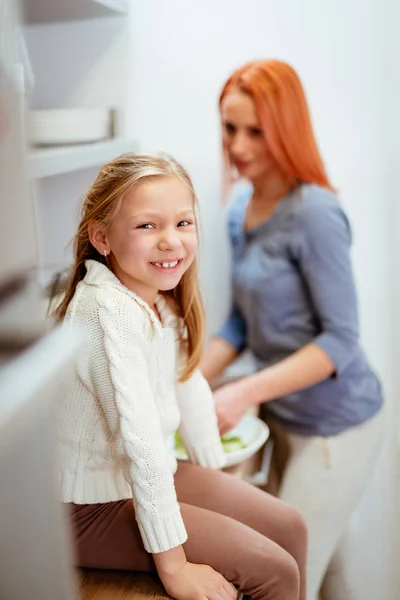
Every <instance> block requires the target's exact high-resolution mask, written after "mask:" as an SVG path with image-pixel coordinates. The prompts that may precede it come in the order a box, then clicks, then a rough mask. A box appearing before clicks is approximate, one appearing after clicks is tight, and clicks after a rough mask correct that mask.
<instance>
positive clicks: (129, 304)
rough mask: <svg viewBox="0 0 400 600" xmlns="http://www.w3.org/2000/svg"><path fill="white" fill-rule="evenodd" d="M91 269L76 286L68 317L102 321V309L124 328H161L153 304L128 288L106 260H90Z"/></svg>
mask: <svg viewBox="0 0 400 600" xmlns="http://www.w3.org/2000/svg"><path fill="white" fill-rule="evenodd" d="M85 264H86V268H87V272H86V275H85V277H84V278H83V280H82V281H80V282H79V283H78V285H77V287H76V290H75V294H74V296H73V298H72V300H71V302H70V304H69V306H68V309H67V312H66V320H67V321H70V322H71V321H72V322H73V321H82V319H84V320H85V321H86V322H87V323H88V325H90V323H93V324H95V323H96V322H98V321H99V318H100V313H101V312H102V311H103V313H104V314H105V315H106V316H107V322H110V323H111V322H112V323H114V324H115V325H117V326H119V327H120V328H121V329H123V328H127V329H128V328H129V327H130V326H131V327H134V328H135V329H137V330H139V331H145V332H146V331H149V332H150V330H157V329H158V328H159V327H160V323H159V321H158V319H157V318H156V316H155V314H154V313H153V311H152V310H151V309H150V307H149V306H148V305H147V304H146V302H144V301H143V300H142V299H141V298H140V297H139V296H137V295H136V294H134V293H133V292H131V291H130V290H128V289H127V288H126V287H125V286H124V285H123V284H122V283H121V282H120V281H119V280H118V278H117V277H116V276H115V275H114V274H113V273H112V272H111V271H110V270H109V269H108V268H107V267H106V266H105V265H103V264H102V263H98V262H97V261H94V260H88V261H86V263H85Z"/></svg>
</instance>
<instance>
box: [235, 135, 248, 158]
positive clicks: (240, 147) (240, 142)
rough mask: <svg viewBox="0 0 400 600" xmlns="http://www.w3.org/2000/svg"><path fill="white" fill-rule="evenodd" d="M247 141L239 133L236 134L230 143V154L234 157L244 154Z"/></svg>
mask: <svg viewBox="0 0 400 600" xmlns="http://www.w3.org/2000/svg"><path fill="white" fill-rule="evenodd" d="M247 146H248V144H247V139H246V136H245V135H244V134H243V133H241V132H238V133H236V135H235V137H234V138H233V140H232V142H231V152H232V153H233V154H234V155H235V156H238V157H239V156H242V155H243V154H245V153H246V151H247Z"/></svg>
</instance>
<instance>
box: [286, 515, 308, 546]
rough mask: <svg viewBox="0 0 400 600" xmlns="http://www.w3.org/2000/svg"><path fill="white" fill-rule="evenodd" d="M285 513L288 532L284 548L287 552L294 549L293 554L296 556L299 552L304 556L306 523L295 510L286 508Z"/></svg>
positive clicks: (306, 533) (306, 532) (306, 536)
mask: <svg viewBox="0 0 400 600" xmlns="http://www.w3.org/2000/svg"><path fill="white" fill-rule="evenodd" d="M286 511H287V513H286V523H287V529H286V530H287V532H288V539H287V541H286V544H284V547H285V548H286V549H287V550H288V551H291V550H292V549H295V554H298V553H299V552H301V553H303V554H306V552H307V540H308V530H307V525H306V522H305V520H304V519H303V517H302V515H301V514H300V512H299V511H298V510H297V509H295V508H292V507H291V506H288V507H287V509H286ZM291 553H292V552H291Z"/></svg>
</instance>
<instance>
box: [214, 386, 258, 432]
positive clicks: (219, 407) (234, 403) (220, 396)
mask: <svg viewBox="0 0 400 600" xmlns="http://www.w3.org/2000/svg"><path fill="white" fill-rule="evenodd" d="M214 401H215V411H216V413H217V417H218V427H219V430H220V433H221V435H223V434H224V433H226V432H227V431H229V430H230V429H232V427H234V426H235V425H237V423H238V422H239V421H240V419H241V418H242V417H243V416H244V414H245V413H246V411H247V410H248V408H249V406H250V404H249V401H248V397H247V395H246V393H245V391H244V390H243V388H242V387H241V385H240V382H239V383H228V384H227V385H223V386H221V387H220V388H218V389H216V390H215V391H214Z"/></svg>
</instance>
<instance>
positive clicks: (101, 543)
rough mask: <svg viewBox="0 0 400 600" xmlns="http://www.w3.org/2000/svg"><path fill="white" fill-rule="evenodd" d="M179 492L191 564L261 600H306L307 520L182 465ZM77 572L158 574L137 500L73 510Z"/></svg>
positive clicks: (241, 485)
mask: <svg viewBox="0 0 400 600" xmlns="http://www.w3.org/2000/svg"><path fill="white" fill-rule="evenodd" d="M175 488H176V492H177V496H178V500H179V503H180V507H181V512H182V517H183V520H184V523H185V526H186V529H187V532H188V541H187V542H186V543H185V545H184V548H185V552H186V556H187V558H188V560H189V561H190V562H194V563H202V564H208V565H210V566H212V567H213V568H214V569H215V570H216V571H218V572H219V573H221V574H222V575H223V576H224V577H225V578H226V579H227V580H228V581H229V582H231V583H233V584H234V585H236V586H237V588H238V589H239V590H240V591H241V592H242V593H244V594H248V595H249V596H251V598H254V599H257V598H258V599H260V600H267V599H268V600H298V599H299V598H300V600H305V562H306V538H307V532H306V527H305V524H304V521H303V519H302V518H301V517H300V515H299V513H298V512H297V511H296V510H294V509H292V508H290V507H288V506H286V505H285V504H284V503H283V502H281V501H280V500H278V499H277V498H274V497H273V496H270V495H269V494H266V493H265V492H263V491H261V490H259V489H257V488H255V487H253V486H251V485H250V484H248V483H245V482H244V481H241V480H239V479H236V478H235V477H232V476H231V475H228V474H226V473H222V472H220V471H211V470H208V469H203V468H201V467H196V466H193V465H190V464H184V463H181V464H180V465H179V467H178V471H177V473H176V475H175ZM68 506H69V508H70V512H71V518H72V523H73V527H74V533H75V536H74V537H75V542H76V554H77V565H78V566H82V567H92V568H101V569H123V570H132V571H154V569H155V567H154V562H153V560H152V555H151V554H148V553H147V552H146V551H145V550H144V548H143V544H142V540H141V537H140V534H139V529H138V526H137V524H136V520H135V513H134V508H133V503H132V500H122V501H120V502H110V503H107V504H93V505H90V504H84V505H77V504H70V505H68Z"/></svg>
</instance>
